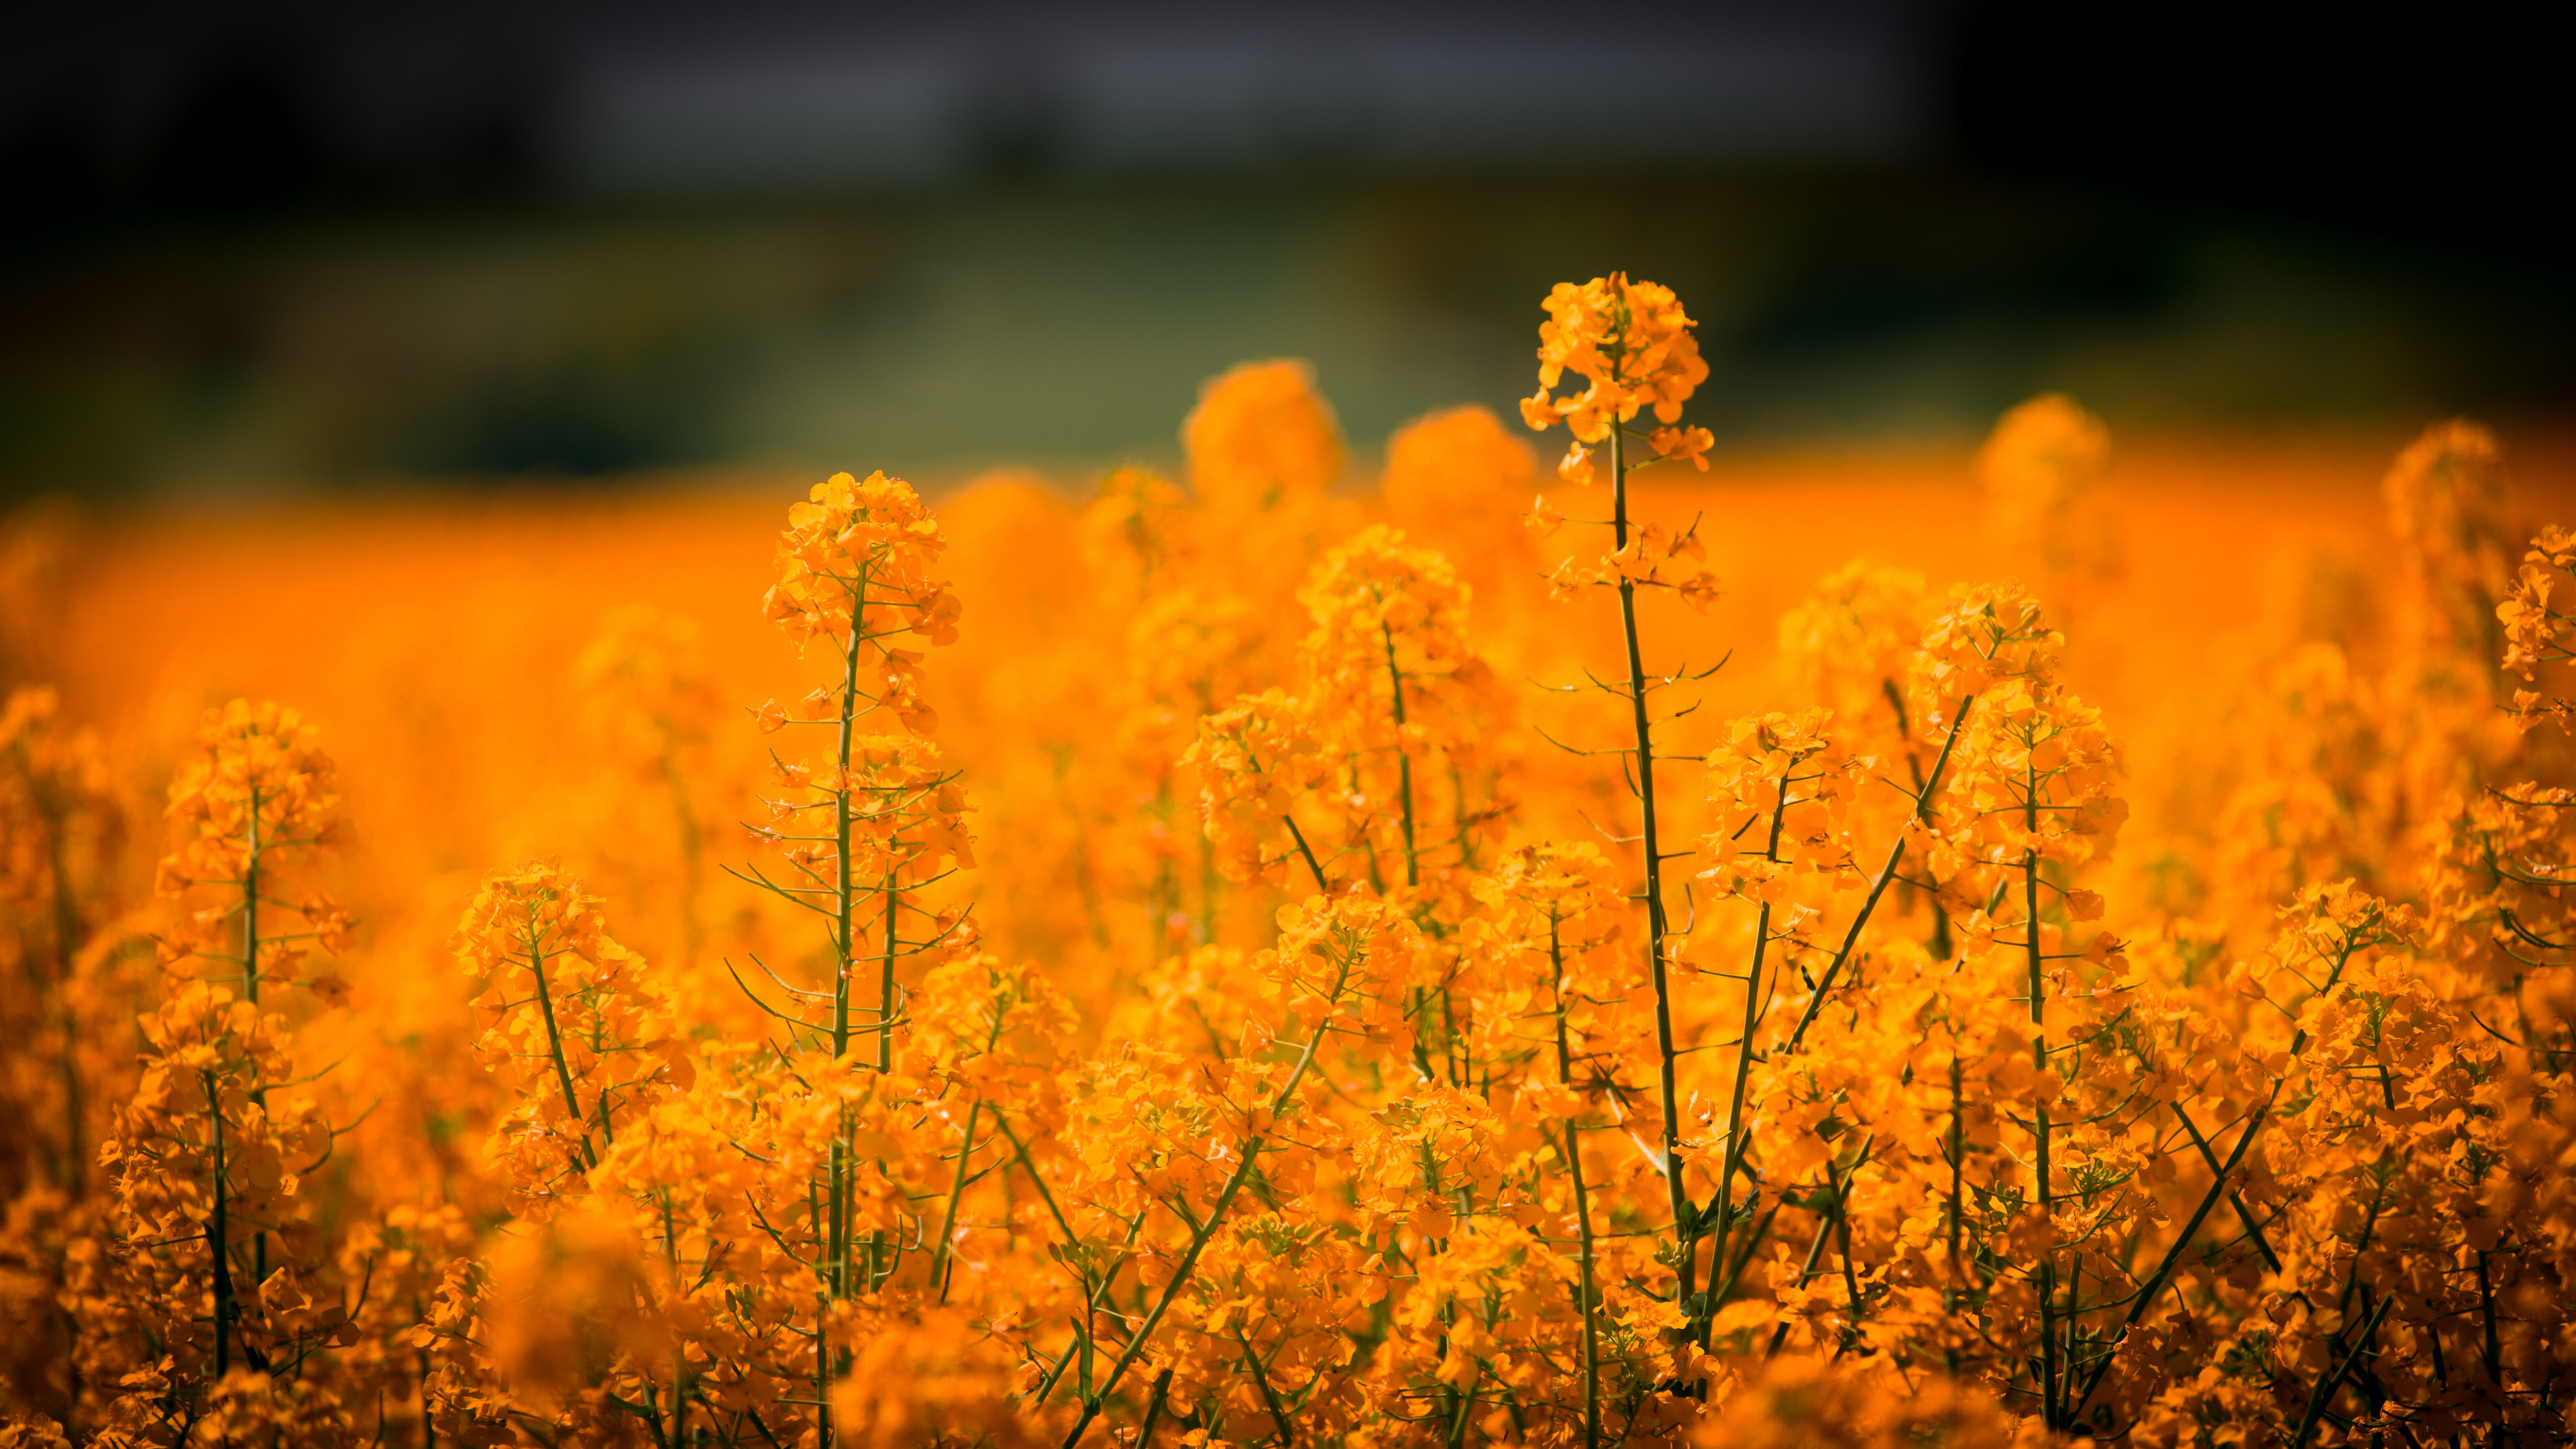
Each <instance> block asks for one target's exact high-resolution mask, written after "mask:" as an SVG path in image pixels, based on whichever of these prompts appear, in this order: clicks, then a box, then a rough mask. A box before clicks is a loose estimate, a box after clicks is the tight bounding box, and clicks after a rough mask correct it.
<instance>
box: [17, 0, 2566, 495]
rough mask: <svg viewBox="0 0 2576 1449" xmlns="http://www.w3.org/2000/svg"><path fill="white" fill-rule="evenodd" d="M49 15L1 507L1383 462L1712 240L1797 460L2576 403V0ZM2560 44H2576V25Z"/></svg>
mask: <svg viewBox="0 0 2576 1449" xmlns="http://www.w3.org/2000/svg"><path fill="white" fill-rule="evenodd" d="M10 29H11V38H10V41H9V43H8V45H7V46H6V47H5V49H0V228H4V229H5V231H0V503H7V502H14V501H19V500H24V499H27V498H30V497H34V496H38V495H44V494H68V495H71V496H73V497H75V498H82V499H87V500H90V501H92V502H97V503H114V502H117V501H126V500H148V501H155V502H164V503H166V502H172V501H180V502H186V503H215V504H220V503H223V502H225V501H227V500H241V499H275V498H278V497H281V496H302V495H306V494H313V493H325V494H328V493H340V494H348V493H370V492H380V491H384V490H388V489H393V490H401V489H411V488H416V487H418V486H420V485H422V484H425V483H431V484H455V483H465V484H469V485H473V486H510V487H525V486H529V484H530V483H531V481H532V480H533V481H537V482H543V481H545V480H575V481H580V480H627V479H635V478H652V477H657V476H660V477H671V476H702V475H706V474H709V473H716V472H727V471H730V472H731V473H734V474H740V473H742V472H744V471H745V470H750V471H757V472H760V473H763V474H767V473H771V472H778V473H785V474H789V475H794V476H799V477H802V476H807V475H811V474H813V473H815V472H816V471H818V470H822V469H827V468H839V467H854V468H858V469H860V470H862V471H864V470H865V469H867V468H870V467H877V466H882V467H886V468H889V469H895V470H903V471H906V472H909V473H911V474H912V475H914V476H916V477H917V478H920V479H921V480H923V481H925V482H927V483H931V484H933V485H936V484H937V483H939V482H940V481H942V480H944V479H953V478H957V477H962V476H964V475H966V474H967V473H969V472H971V471H973V470H975V469H978V468H980V467H983V466H987V465H989V464H992V463H995V462H999V461H1005V460H1008V461H1014V462H1025V463H1031V464H1035V465H1037V466H1040V467H1042V468H1052V469H1056V470H1058V471H1059V473H1060V474H1061V475H1062V476H1065V477H1067V478H1071V479H1078V478H1079V476H1080V475H1081V474H1084V473H1087V472H1089V471H1090V470H1092V469H1095V468H1096V467H1097V466H1098V465H1099V464H1101V463H1102V462H1104V461H1109V460H1114V459H1122V458H1141V459H1145V460H1148V461H1151V460H1157V459H1163V458H1167V457H1168V456H1170V455H1171V454H1172V453H1173V452H1174V451H1175V448H1174V443H1173V433H1174V428H1175V426H1176V425H1177V423H1178V421H1179V419H1180V417H1181V416H1182V415H1183V413H1185V412H1186V411H1187V409H1188V408H1189V406H1190V404H1191V401H1192V399H1193V398H1194V396H1195V393H1196V389H1197V386H1198V383H1199V382H1200V380H1201V379H1202V378H1204V377H1206V376H1208V375H1210V374H1212V373H1215V372H1217V371H1219V370H1221V369H1222V368H1224V367H1225V366H1227V365H1229V364H1231V363H1233V362H1236V361H1238V360H1242V359H1246V358H1258V357H1272V356H1296V357H1304V358H1308V359H1311V360H1312V361H1313V362H1314V363H1315V365H1316V368H1317V371H1318V374H1319V377H1320V381H1321V384H1322V387H1323V389H1324V391H1325V392H1326V393H1327V394H1328V395H1329V396H1331V397H1332V398H1333V399H1334V400H1335V402H1336V403H1337V405H1338V406H1339V408H1340V409H1341V414H1342V418H1343V421H1344V423H1345V425H1346V427H1347V429H1348V430H1349V432H1350V434H1351V436H1352V438H1353V440H1354V442H1355V443H1357V444H1359V445H1360V446H1361V447H1362V448H1363V449H1365V448H1367V447H1369V446H1373V445H1375V444H1376V443H1377V442H1378V441H1379V440H1381V439H1383V438H1384V437H1385V435H1386V433H1387V432H1388V430H1389V429H1391V428H1392V427H1394V426H1395V425H1397V424H1399V423H1401V422H1402V421H1404V420H1406V419H1408V418H1410V417H1413V416H1416V415H1418V414H1420V413H1422V412H1424V411H1426V410H1428V409H1431V408H1434V407H1439V406H1446V405H1450V404H1454V403H1458V402H1464V401H1475V402H1483V403H1485V404H1487V405H1489V406H1492V407H1495V408H1496V409H1497V410H1500V411H1504V412H1505V413H1506V415H1507V416H1508V415H1509V409H1510V407H1511V403H1512V399H1514V398H1515V397H1517V396H1519V395H1521V394H1523V393H1525V392H1527V391H1528V390H1529V387H1530V378H1529V371H1530V366H1531V364H1530V360H1529V354H1530V348H1531V346H1532V329H1533V328H1534V326H1535V325H1536V323H1537V321H1538V318H1539V312H1538V306H1537V304H1538V301H1539V298H1540V297H1541V296H1542V295H1544V293H1545V291H1546V289H1547V286H1548V285H1549V284H1550V283H1551V282H1553V281H1556V280H1559V279H1566V278H1576V279H1579V278H1583V277H1589V276H1592V275H1595V274H1598V273H1600V272H1603V271H1606V270H1609V269H1612V268H1617V267H1625V268H1627V269H1629V270H1630V271H1632V272H1634V273H1636V274H1639V275H1643V276H1649V277H1652V278H1654V279H1656V280H1659V281H1664V282H1668V283H1671V284H1673V285H1674V286H1676V287H1677V288H1679V290H1680V291H1681V293H1682V295H1683V297H1684V299H1685V300H1686V302H1687V303H1688V304H1689V305H1690V307H1691V309H1692V311H1693V313H1694V315H1696V316H1697V317H1698V318H1699V319H1700V321H1701V323H1702V335H1703V338H1704V346H1705V348H1706V350H1707V353H1708V355H1709V358H1710V362H1711V365H1712V369H1713V375H1712V379H1711V381H1710V383H1709V385H1708V386H1707V387H1706V388H1705V389H1704V390H1703V391H1702V393H1701V400H1700V401H1698V402H1695V403H1694V405H1693V409H1692V416H1693V419H1694V420H1695V421H1699V422H1703V423H1706V424H1707V425H1709V426H1710V427H1712V428H1714V429H1715V430H1716V431H1717V433H1718V434H1719V437H1720V439H1721V441H1722V445H1723V447H1724V448H1726V449H1728V450H1733V451H1737V452H1739V453H1743V452H1761V451H1765V450H1797V449H1812V448H1816V447H1819V446H1830V447H1833V448H1840V449H1850V448H1856V447H1857V448H1864V449H1866V448H1882V447H1884V448H1897V449H1903V448H1909V447H1923V446H1934V447H1940V448H1956V447H1961V446H1964V445H1965V444H1966V443H1967V442H1969V441H1972V440H1973V439H1974V438H1975V437H1976V436H1978V435H1979V434H1980V433H1982V432H1983V430H1984V429H1985V428H1986V427H1987V426H1988V425H1989V424H1990V423H1991V422H1992V420H1993V418H1994V417H1995V415H1996V414H1997V413H1998V412H1999V411H2000V410H2001V409H2002V408H2004V407H2006V406H2008V405H2009V404H2011V403H2013V402H2015V401H2017V400H2019V399H2021V398H2023V397H2026V396H2028V395H2030V394H2032V393H2034V392H2036V391H2040V390H2043V389H2064V390H2067V391H2071V392H2073V393H2074V394H2076V395H2077V396H2078V397H2080V398H2082V399H2083V400H2084V401H2085V402H2086V403H2087V404H2088V405H2090V406H2092V407H2094V408H2096V409H2097V410H2099V411H2101V412H2102V413H2104V414H2105V415H2106V416H2107V417H2108V419H2109V420H2110V422H2111V424H2112V426H2113V428H2114V430H2115V432H2118V431H2123V430H2136V429H2147V430H2161V431H2165V432H2201V433H2230V432H2241V431H2245V430H2249V429H2268V430H2274V431H2278V430H2283V429H2289V430H2300V429H2306V430H2324V431H2343V432H2354V431H2358V432H2361V433H2366V434H2368V435H2369V436H2370V437H2371V438H2373V439H2385V440H2388V441H2390V442H2391V443H2392V444H2393V441H2394V440H2397V439H2401V438H2402V437H2403V436H2405V435H2407V434H2409V433H2411V432H2412V431H2413V430H2414V429H2416V428H2417V427H2419V426H2421V425H2422V423H2423V422H2425V421H2426V420H2428V419H2430V418H2432V417H2436V416H2440V415H2443V414H2446V413H2450V412H2458V411H2468V412H2474V413H2478V414H2480V415H2483V416H2486V417H2488V418H2490V419H2491V420H2494V421H2497V422H2500V423H2503V424H2505V425H2506V426H2507V428H2508V430H2509V432H2510V431H2513V430H2517V429H2519V430H2521V431H2522V432H2524V433H2526V434H2527V433H2531V432H2535V431H2537V432H2555V431H2563V426H2562V424H2563V422H2564V420H2566V419H2567V418H2568V417H2569V416H2570V410H2569V405H2570V403H2571V402H2572V401H2576V266H2572V265H2571V254H2570V248H2569V246H2568V243H2567V237H2566V232H2565V229H2564V223H2563V222H2562V221H2561V220H2560V219H2559V218H2558V216H2557V215H2556V205H2557V203H2558V199H2559V193H2560V192H2561V191H2562V190H2563V189H2564V179H2565V178H2564V172H2565V158H2566V156H2567V155H2568V154H2569V150H2570V148H2569V142H2570V140H2571V136H2570V134H2569V133H2570V120H2569V115H2570V112H2569V108H2568V107H2567V106H2566V105H2565V104H2564V93H2563V92H2562V91H2561V90H2559V86H2560V85H2561V84H2563V82H2562V81H2561V80H2560V78H2559V76H2558V75H2557V74H2556V67H2557V66H2558V65H2559V64H2560V61H2561V58H2562V57H2563V56H2564V55H2565V54H2566V46H2565V41H2566V39H2567V37H2566V36H2565V34H2564V33H2563V31H2564V23H2563V21H2559V20H2556V19H2553V18H2551V17H2549V16H2547V15H2546V14H2545V13H2543V8H2542V7H2507V6H2504V5H2500V4H2496V5H2490V4H2480V3H2466V4H2461V3H2455V4H2451V5H2446V6H2441V7H2432V6H2415V7H2406V8H2391V9H2388V10H2386V11H2364V10H2356V9H2349V8H2341V9H2335V10H2327V9H2325V8H2323V7H2316V8H2312V9H2286V8H2265V7H2260V6H2247V5H2242V4H2232V5H2221V4H2214V3H2199V0H2180V3H2163V4H2152V5H2150V4H2128V3H2108V4H2100V5H2091V6H2066V5H2042V4H2037V3H2021V0H2002V3H1990V4H1978V3H1966V0H1810V3H1802V4H1791V3H1777V4H1772V3H1704V4H1697V5H1660V4H1655V3H1642V4H1630V5H1625V6H1621V7H1618V8H1616V9H1615V10H1604V11H1596V12H1587V11H1585V10H1583V9H1582V8H1580V7H1569V6H1565V5H1561V4H1559V5H1539V4H1519V3H1495V4H1488V5H1482V6H1474V7H1465V6H1446V5H1428V4H1404V3H1398V0H1380V3H1376V4H1356V3H1350V4H1344V3H1309V4H1302V5H1297V6H1272V7H1263V8H1252V7H1232V6H1211V5H1188V6H1184V5H1178V4H1174V5H1155V4H1127V5H1041V4H1014V3H1003V0H951V3H947V4H942V5H935V6H918V5H907V6H900V7H897V6H877V5H871V4H865V3H857V4H839V5H824V4H808V3H790V0H743V3H735V4H730V5H725V6H713V5H703V6H685V5H677V4H655V3H625V4H617V5H609V4H593V3H579V0H515V3H508V4H501V3H484V0H447V3H441V4H436V5H431V4H424V3H408V0H394V3H384V4H375V5H366V6H352V5H322V4H272V5H245V4H232V3H213V4H207V3H198V4H168V5H149V4H123V3H106V4H89V5H81V6H54V7H45V8H43V9H42V10H38V9H35V8H32V7H31V8H30V10H28V11H25V12H20V13H17V14H15V15H14V16H13V17H12V19H11V22H10ZM2545 67H2546V69H2544V68H2545Z"/></svg>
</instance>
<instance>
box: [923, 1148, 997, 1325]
mask: <svg viewBox="0 0 2576 1449" xmlns="http://www.w3.org/2000/svg"><path fill="white" fill-rule="evenodd" d="M983 1110H984V1104H983V1103H981V1102H971V1103H968V1104H967V1107H966V1136H965V1139H964V1140H963V1141H962V1142H960V1143H959V1144H958V1146H957V1176H956V1178H955V1180H953V1181H951V1182H950V1183H949V1185H948V1213H947V1216H945V1217H944V1218H942V1219H941V1220H940V1223H939V1246H938V1247H937V1248H935V1249H933V1250H932V1251H931V1255H930V1278H931V1281H932V1282H934V1283H937V1284H938V1285H939V1301H940V1302H942V1303H945V1302H947V1301H948V1276H947V1269H948V1257H949V1244H950V1243H951V1242H952V1241H953V1240H954V1239H955V1237H956V1234H957V1204H958V1203H959V1202H960V1201H961V1200H963V1199H964V1198H965V1196H966V1159H968V1158H969V1157H972V1156H974V1155H975V1117H976V1114H977V1113H979V1112H981V1111H983Z"/></svg>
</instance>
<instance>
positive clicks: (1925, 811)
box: [1788, 694, 1977, 1052]
mask: <svg viewBox="0 0 2576 1449" xmlns="http://www.w3.org/2000/svg"><path fill="white" fill-rule="evenodd" d="M1976 702H1977V697H1976V696H1975V695H1973V694H1971V695H1968V696H1966V697H1965V698H1963V699H1961V700H1960V701H1959V708H1958V709H1957V710H1956V711H1955V712H1953V713H1952V714H1951V716H1950V733H1949V735H1948V736H1947V737H1946V738H1944V739H1943V740H1942V741H1941V753H1940V755H1939V756H1937V757H1936V758H1934V760H1933V761H1932V777H1931V778H1930V779H1929V780H1926V781H1925V782H1924V783H1923V787H1922V788H1921V789H1919V790H1917V791H1915V792H1914V818H1915V819H1917V820H1928V819H1930V818H1931V814H1932V796H1933V793H1934V792H1935V791H1937V790H1939V789H1940V788H1941V775H1942V772H1943V771H1945V770H1947V769H1949V768H1950V747H1951V746H1953V745H1955V744H1957V743H1958V742H1959V726H1960V725H1962V724H1964V723H1966V722H1967V718H1968V706H1970V705H1972V704H1975V703H1976ZM1904 858H1905V832H1904V831H1902V830H1899V831H1898V832H1897V833H1896V840H1895V843H1894V844H1891V845H1890V846H1888V848H1887V863H1886V864H1885V865H1882V866H1880V867H1879V870H1878V878H1877V879H1876V880H1874V881H1872V882H1871V883H1870V887H1869V895H1868V897H1867V898H1866V899H1864V900H1863V901H1862V902H1861V903H1860V914H1858V915H1856V916H1854V917H1852V923H1851V929H1850V930H1848V931H1846V932H1844V933H1843V944H1842V949H1841V950H1838V951H1836V952H1835V953H1834V959H1833V960H1832V961H1830V962H1828V963H1826V966H1825V971H1824V974H1823V975H1821V976H1819V977H1817V978H1816V990H1815V994H1814V995H1813V996H1811V997H1809V998H1808V1000H1807V1009H1806V1010H1805V1011H1804V1012H1802V1013H1800V1014H1799V1017H1798V1025H1797V1028H1796V1029H1795V1030H1793V1031H1791V1032H1790V1033H1789V1046H1788V1049H1789V1050H1790V1051H1793V1052H1794V1051H1796V1050H1797V1049H1798V1044H1799V1043H1800V1042H1802V1041H1805V1040H1806V1038H1807V1028H1808V1027H1810V1026H1813V1025H1814V1024H1815V1021H1816V1015H1817V1013H1819V1012H1821V1011H1823V1010H1824V1009H1825V997H1826V996H1827V995H1828V994H1829V993H1831V992H1832V990H1833V989H1834V978H1835V977H1836V976H1839V975H1840V974H1842V969H1843V963H1844V962H1846V961H1848V960H1850V959H1851V955H1852V950H1853V948H1854V947H1856V946H1858V945H1859V944H1860V933H1861V928H1862V927H1864V926H1866V925H1868V924H1869V918H1870V916H1871V915H1872V914H1873V913H1874V912H1876V911H1877V910H1878V898H1879V897H1880V896H1882V895H1884V894H1886V892H1887V883H1888V882H1889V881H1892V880H1894V879H1896V865H1897V862H1898V861H1900V860H1903V859H1904ZM1936 909H1937V907H1936ZM1944 954H1946V953H1944Z"/></svg>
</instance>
